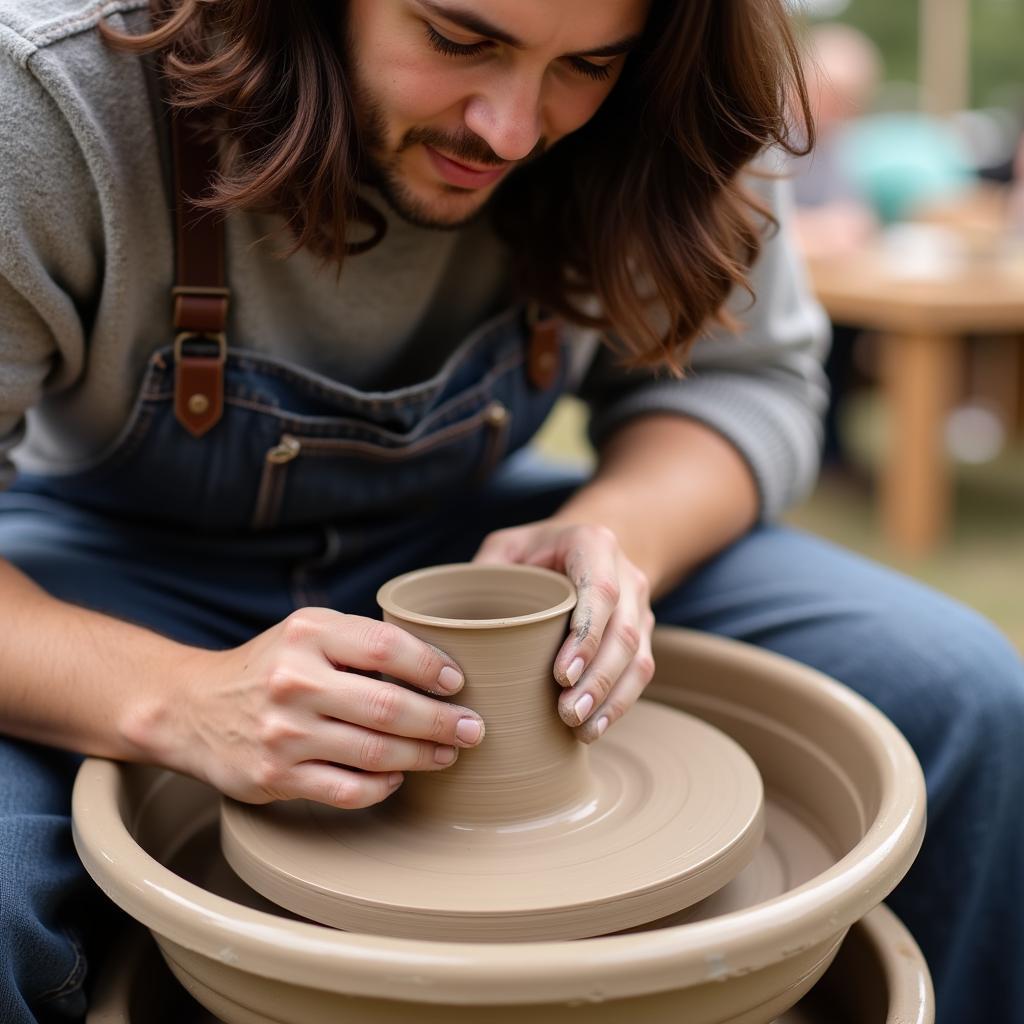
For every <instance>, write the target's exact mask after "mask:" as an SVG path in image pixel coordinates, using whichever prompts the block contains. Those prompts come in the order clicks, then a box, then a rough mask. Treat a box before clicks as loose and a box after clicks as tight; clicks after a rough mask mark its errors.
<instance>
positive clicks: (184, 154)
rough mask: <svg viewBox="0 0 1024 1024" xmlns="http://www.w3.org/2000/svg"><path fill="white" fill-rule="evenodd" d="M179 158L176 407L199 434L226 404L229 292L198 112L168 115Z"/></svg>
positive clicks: (207, 137) (213, 164)
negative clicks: (206, 198)
mask: <svg viewBox="0 0 1024 1024" xmlns="http://www.w3.org/2000/svg"><path fill="white" fill-rule="evenodd" d="M171 139H172V153H173V165H174V190H175V204H174V219H175V242H176V281H175V285H174V288H173V289H172V290H171V298H172V302H173V323H174V329H175V339H174V414H175V416H176V417H177V419H178V421H179V422H180V423H181V425H182V426H183V427H184V428H185V429H186V430H187V431H188V432H189V433H190V434H192V435H193V436H194V437H202V436H203V434H205V433H206V432H207V431H208V430H210V429H211V428H212V427H214V426H215V425H216V424H217V422H218V421H219V420H220V418H221V416H222V415H223V412H224V362H225V359H226V356H227V339H226V337H225V330H226V328H227V321H228V302H229V299H230V293H229V291H228V288H227V286H226V280H225V268H224V264H225V257H224V218H223V215H222V214H221V213H220V212H218V211H211V210H202V209H199V208H197V207H196V205H195V203H194V202H193V199H195V198H197V197H200V196H202V195H203V194H204V193H205V192H206V191H207V189H208V188H209V185H210V180H211V178H212V177H213V175H214V174H215V173H216V171H217V148H216V143H215V141H214V139H213V137H212V135H211V134H210V133H209V129H208V128H206V127H205V126H204V124H203V123H202V122H201V121H200V120H199V119H198V118H197V116H196V114H195V112H193V111H190V110H186V111H181V110H178V111H175V112H174V113H173V115H172V118H171Z"/></svg>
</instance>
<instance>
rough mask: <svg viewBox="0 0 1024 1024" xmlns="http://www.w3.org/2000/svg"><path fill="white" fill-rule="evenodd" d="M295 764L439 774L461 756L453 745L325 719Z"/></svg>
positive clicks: (368, 770)
mask: <svg viewBox="0 0 1024 1024" xmlns="http://www.w3.org/2000/svg"><path fill="white" fill-rule="evenodd" d="M295 755H296V761H330V762H333V763H335V764H340V765H344V766H347V767H349V768H358V769H359V770H360V771H363V772H374V773H378V774H379V773H382V772H396V771H397V772H404V771H418V772H425V771H437V770H439V769H441V768H447V767H448V765H450V764H452V763H453V762H454V761H455V759H456V758H457V757H458V755H459V751H458V748H457V747H455V746H454V745H451V744H444V743H430V742H428V741H426V740H413V739H407V738H406V737H404V736H391V735H388V734H387V733H382V732H375V731H374V730H372V729H364V728H362V727H361V726H358V725H351V724H350V723H348V722H338V721H334V720H325V721H324V722H322V723H321V724H320V725H319V726H318V727H317V728H316V729H314V730H313V732H312V733H311V735H310V736H308V737H307V738H306V739H305V740H304V741H303V743H302V744H301V746H300V747H299V748H298V749H296V751H295Z"/></svg>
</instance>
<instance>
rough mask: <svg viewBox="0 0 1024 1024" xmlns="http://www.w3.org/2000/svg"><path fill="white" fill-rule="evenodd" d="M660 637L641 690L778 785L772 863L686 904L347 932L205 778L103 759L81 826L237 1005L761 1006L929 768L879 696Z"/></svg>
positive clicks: (193, 986)
mask: <svg viewBox="0 0 1024 1024" xmlns="http://www.w3.org/2000/svg"><path fill="white" fill-rule="evenodd" d="M655 656H656V659H657V662H658V671H657V677H656V679H655V682H654V683H653V684H652V686H651V688H650V690H649V696H650V697H651V698H653V699H655V700H659V701H662V702H664V703H666V704H668V705H671V706H674V707H677V708H680V709H682V710H685V711H688V712H690V713H692V714H695V715H697V716H699V717H702V718H704V719H705V720H707V721H708V722H710V723H711V724H713V725H715V726H717V727H718V728H719V729H721V730H722V731H724V732H725V733H726V734H728V735H730V736H731V737H732V738H733V739H735V740H736V741H738V742H739V743H740V744H741V745H742V746H743V747H744V748H745V749H746V750H747V752H748V753H749V754H750V755H751V757H752V758H753V759H754V761H755V763H756V764H757V766H758V769H759V770H760V773H761V776H762V779H763V781H764V785H765V810H766V833H765V841H764V844H763V853H762V856H761V858H760V860H758V859H757V858H755V862H754V863H753V864H752V865H751V867H750V868H749V869H748V870H747V871H746V872H744V874H743V875H741V876H739V877H738V878H737V879H736V880H735V882H733V883H730V885H729V886H726V887H725V889H723V890H722V891H721V892H720V893H717V894H715V895H714V896H712V897H710V898H709V899H708V900H706V901H704V903H703V904H698V905H697V907H695V908H690V909H689V910H687V911H685V912H684V914H683V917H684V919H683V920H682V921H681V923H677V922H675V921H670V922H667V923H665V924H663V925H662V926H648V927H647V928H645V929H642V930H638V931H634V932H632V933H629V934H619V935H613V936H606V937H600V938H593V939H585V940H579V941H563V942H530V943H516V944H513V943H500V942H498V943H490V944H486V945H473V944H471V943H465V942H463V943H459V942H433V941H428V940H414V939H392V938H387V937H384V936H369V935H362V934H356V933H346V932H340V931H335V930H332V929H331V928H328V927H325V926H322V925H316V924H312V923H309V922H306V921H302V920H296V919H294V918H291V917H290V916H289V915H287V914H285V913H284V912H282V911H279V910H277V909H276V908H274V907H273V906H272V905H271V904H269V903H267V902H266V901H265V900H263V898H262V897H259V896H257V895H256V894H255V893H253V892H252V891H251V890H248V889H247V888H246V887H245V886H244V885H243V884H242V883H241V882H239V881H238V879H237V878H235V876H233V874H232V873H231V872H230V870H229V869H228V868H227V866H226V864H225V863H224V861H223V859H222V858H221V856H220V854H219V846H218V839H217V835H216V822H217V819H218V813H219V801H218V798H217V794H215V793H214V792H213V791H211V790H209V789H208V788H206V787H204V786H202V785H200V784H198V783H196V782H194V781H192V780H189V779H185V778H182V777H180V776H176V775H174V774H172V773H169V772H163V771H159V770H156V769H152V768H146V767H140V766H126V765H119V764H115V763H112V762H107V761H102V760H95V759H93V760H89V761H87V762H86V763H85V764H84V765H83V767H82V769H81V772H80V774H79V778H78V781H77V783H76V787H75V794H74V825H75V840H76V844H77V847H78V850H79V853H80V855H81V857H82V859H83V861H84V863H85V865H86V867H87V869H88V870H89V872H90V873H91V874H92V876H93V877H94V878H95V880H96V881H97V882H98V884H99V885H100V886H101V887H102V888H103V889H104V890H105V891H106V892H107V893H108V894H109V895H110V896H111V898H112V899H113V900H114V901H115V902H117V903H118V904H120V905H121V906H122V907H123V908H124V909H125V910H126V911H127V912H128V913H129V914H131V915H132V916H133V917H135V918H136V919H138V920H139V921H141V922H142V923H143V924H145V925H146V926H147V927H149V928H150V929H151V930H152V931H153V932H154V934H155V935H156V937H157V940H158V942H159V944H160V946H161V949H162V951H163V953H164V956H165V957H166V959H167V961H168V963H169V964H170V966H171V969H172V970H173V971H174V973H175V974H176V975H177V977H178V978H179V980H180V981H182V982H183V983H184V985H185V986H186V987H187V988H188V989H189V991H190V992H191V993H192V994H193V995H194V996H196V997H197V998H198V999H199V1000H200V1002H202V1003H203V1004H204V1005H205V1006H207V1007H208V1008H209V1009H210V1010H211V1011H212V1012H213V1013H214V1014H215V1015H216V1016H217V1017H219V1018H220V1019H221V1020H223V1021H225V1022H227V1024H282V1022H284V1024H320V1022H327V1021H330V1022H332V1024H336V1022H338V1021H358V1022H359V1024H398V1022H402V1024H405V1022H408V1021H410V1020H415V1021H417V1022H433V1021H436V1022H441V1021H444V1022H445V1024H470V1022H472V1024H480V1022H481V1021H486V1022H490V1024H511V1022H513V1021H516V1022H521V1021H522V1020H524V1019H529V1020H530V1021H531V1024H550V1022H556V1021H557V1022H560V1024H562V1022H571V1021H575V1020H579V1021H580V1022H583V1021H586V1022H587V1024H613V1022H614V1024H619V1022H621V1021H622V1020H623V1019H629V1020H631V1022H634V1024H648V1022H649V1024H663V1022H665V1021H670V1020H686V1021H688V1022H690V1024H723V1022H730V1024H768V1022H770V1021H772V1020H774V1019H775V1018H776V1017H778V1016H779V1015H780V1014H782V1013H783V1012H785V1011H786V1010H787V1009H789V1008H790V1007H791V1006H793V1005H794V1004H795V1003H797V1001H798V1000H799V999H800V998H801V997H802V996H803V995H804V994H805V993H806V992H807V991H808V990H809V989H810V988H811V987H812V986H813V984H814V983H815V982H816V981H817V979H818V978H819V977H820V975H821V974H822V973H823V972H824V971H825V969H826V968H827V967H828V965H829V963H830V962H831V960H832V958H833V957H834V955H835V952H836V950H837V949H838V946H839V944H840V942H841V940H842V938H843V936H844V935H845V933H846V931H847V929H848V928H849V927H850V926H851V925H852V924H853V923H854V922H856V921H859V920H860V919H861V918H862V917H863V916H864V915H865V914H867V913H868V912H869V911H870V910H871V909H872V908H874V907H875V906H877V905H878V904H879V903H880V902H881V901H882V900H883V899H884V898H885V896H886V894H887V893H888V892H890V891H891V889H892V888H893V887H894V886H895V885H896V883H897V882H898V881H899V880H900V878H902V876H903V874H904V873H905V872H906V870H907V868H908V867H909V866H910V863H911V862H912V860H913V858H914V856H915V854H916V852H917V849H918V847H919V845H920V842H921V838H922V834H923V829H924V783H923V778H922V776H921V772H920V768H919V766H918V764H917V761H916V760H915V758H914V756H913V753H912V752H911V750H910V748H909V746H908V744H907V743H906V741H905V740H904V739H903V737H902V736H900V734H899V733H898V732H897V731H896V729H895V728H894V727H893V726H892V725H891V724H890V723H889V722H888V721H887V720H886V719H885V718H884V717H883V716H882V715H881V714H880V713H879V712H878V711H876V710H875V709H874V708H872V707H871V706H870V705H868V704H867V703H866V702H864V701H863V700H861V699H860V698H859V697H857V696H856V695H855V694H853V693H851V692H850V691H849V690H847V689H846V688H844V687H842V686H839V685H838V684H836V683H834V682H832V681H830V680H828V679H826V678H824V677H823V676H821V675H820V674H818V673H815V672H813V671H811V670H809V669H806V668H804V667H802V666H799V665H796V664H794V663H793V662H790V661H788V660H786V659H783V658H779V657H776V656H772V655H769V654H765V653H763V652H760V651H758V650H756V649H753V648H750V647H747V646H744V645H740V644H736V643H732V642H729V641H724V640H721V639H717V638H712V637H707V636H702V635H698V634H695V633H691V632H687V631H682V630H676V629H661V630H659V631H658V634H657V637H656V646H655ZM794 837H796V838H794ZM527 1014H528V1018H527V1017H526V1015H527Z"/></svg>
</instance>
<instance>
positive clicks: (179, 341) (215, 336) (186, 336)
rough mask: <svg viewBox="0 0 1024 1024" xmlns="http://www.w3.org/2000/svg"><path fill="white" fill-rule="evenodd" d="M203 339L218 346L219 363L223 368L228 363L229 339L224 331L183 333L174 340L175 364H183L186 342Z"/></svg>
mask: <svg viewBox="0 0 1024 1024" xmlns="http://www.w3.org/2000/svg"><path fill="white" fill-rule="evenodd" d="M199 338H202V339H203V340H204V341H213V342H216V344H217V349H218V352H217V362H218V363H219V364H220V365H221V366H223V365H224V363H225V362H226V361H227V355H228V339H227V336H226V335H225V333H224V332H223V331H182V332H181V333H180V334H178V336H177V337H176V338H175V339H174V362H175V363H176V364H178V363H180V362H181V357H182V349H183V347H184V345H185V342H186V341H192V340H193V339H199Z"/></svg>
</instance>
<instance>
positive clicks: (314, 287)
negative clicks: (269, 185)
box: [0, 0, 827, 517]
mask: <svg viewBox="0 0 1024 1024" xmlns="http://www.w3.org/2000/svg"><path fill="white" fill-rule="evenodd" d="M146 8H147V0H105V2H97V0H0V486H6V485H9V484H10V482H11V480H12V479H13V476H14V473H15V471H16V469H17V468H18V467H22V468H24V469H25V471H30V472H34V473H55V472H56V473H60V472H70V471H73V470H74V469H75V468H76V467H78V466H80V465H84V464H85V463H88V462H89V461H91V460H92V459H94V458H95V457H96V455H97V454H98V453H99V452H101V451H102V450H103V448H104V447H105V446H106V445H108V444H109V443H110V442H111V440H112V439H113V438H114V437H116V435H117V434H118V431H119V430H120V428H121V427H122V425H123V424H124V422H125V420H126V418H127V415H128V412H129V409H130V405H131V402H132V400H133V398H134V396H135V392H136V390H137V388H138V385H139V381H140V379H141V376H142V373H143V370H144V368H145V364H146V361H147V358H148V356H149V355H150V354H151V353H152V352H153V351H154V350H155V349H157V348H160V347H162V346H164V345H167V344H169V343H170V342H171V340H172V334H173V332H172V328H171V322H170V299H169V295H170V288H171V287H172V285H173V274H174V253H173V240H172V221H171V215H170V203H171V200H170V198H169V195H168V192H167V182H168V163H167V152H166V150H167V142H166V140H165V139H164V138H163V137H162V133H161V129H160V127H159V124H158V121H157V118H156V110H157V103H158V99H157V96H156V91H155V83H154V81H153V77H152V75H151V74H150V73H149V72H148V71H147V69H146V65H145V63H144V62H143V61H141V60H139V59H138V58H137V57H133V56H129V55H122V54H116V53H114V52H112V51H111V50H110V49H108V48H107V47H106V46H105V45H104V43H103V42H102V40H101V38H100V36H99V34H98V32H97V30H96V27H97V24H98V22H99V20H100V18H101V17H112V22H113V24H114V25H116V26H117V27H119V28H127V29H128V30H129V31H131V32H135V33H138V32H141V31H143V30H144V29H145V28H146V27H147V26H148V24H149V22H148V14H147V10H146ZM680 187H681V188H685V184H683V183H681V184H680ZM757 187H758V188H759V189H761V190H762V192H763V193H764V194H765V196H766V198H767V199H768V200H769V202H770V204H771V205H772V207H773V208H774V210H775V212H776V214H777V216H779V217H780V218H781V219H782V220H783V224H784V223H785V219H786V216H787V204H788V193H787V190H786V185H785V183H784V182H781V181H768V182H764V181H758V184H757ZM280 226H281V225H280V222H279V220H278V219H277V218H275V217H273V216H268V215H256V214H250V213H232V214H231V215H229V217H228V218H227V260H228V263H227V267H228V279H229V283H230V285H231V288H232V308H231V312H230V318H229V324H228V339H229V343H230V344H231V345H232V346H233V347H237V348H246V349H251V350H255V351H258V352H263V353H268V354H272V355H275V356H277V357H279V358H284V359H288V360H290V361H292V362H296V363H299V364H301V365H304V366H306V367H308V368H310V369H312V370H315V371H317V372H319V373H324V374H328V375H331V376H333V377H335V378H337V379H339V380H342V381H344V382H345V383H347V384H350V385H352V386H353V387H358V388H360V389H362V390H364V391H383V390H388V389H391V388H394V387H398V386H401V385H404V384H409V383H413V382H414V381H415V380H419V379H425V378H426V377H428V376H429V375H430V374H431V373H432V372H433V371H435V370H436V369H438V368H439V367H440V366H441V364H442V363H443V361H444V359H445V357H446V356H447V355H448V354H449V353H450V352H451V351H452V349H453V348H454V347H455V345H456V344H457V343H458V341H459V340H460V339H461V338H462V337H463V336H465V335H466V334H467V333H468V332H469V331H470V330H471V329H472V328H473V327H474V326H476V325H477V324H479V323H480V322H481V321H482V320H484V319H485V318H486V317H488V316H489V315H490V314H491V313H493V312H494V311H495V304H496V303H497V302H499V301H500V297H501V295H502V294H503V292H504V291H505V289H506V287H507V282H508V259H507V253H506V251H505V250H504V248H503V246H502V244H501V243H500V242H499V240H498V239H497V238H496V237H495V236H494V234H493V233H492V232H491V230H490V229H489V227H488V226H487V224H486V220H485V219H481V220H480V221H479V222H476V223H474V224H472V225H469V226H467V227H466V228H464V229H461V230H459V231H455V232H445V231H430V230H425V229H422V228H417V227H413V226H411V225H409V224H406V223H404V222H402V221H400V220H398V219H397V218H391V219H390V221H389V230H388V232H387V235H386V237H385V240H384V241H383V243H382V244H381V245H379V246H378V247H377V248H375V249H373V250H371V251H370V252H369V253H366V254H363V255H360V256H357V257H352V258H350V259H349V260H348V261H347V262H346V264H345V267H344V270H343V273H342V275H341V279H340V281H339V280H337V279H336V275H335V272H334V270H333V269H332V268H330V267H323V266H321V265H320V263H319V261H318V260H317V259H315V258H314V257H312V256H311V255H310V254H309V253H307V252H299V253H297V254H296V255H295V256H293V257H291V258H290V259H289V260H287V261H281V260H279V259H276V258H275V256H274V250H275V247H276V246H277V245H279V241H280V236H277V237H276V238H275V234H276V232H278V230H279V229H280ZM751 281H752V285H753V288H754V290H755V293H756V296H757V298H756V301H755V302H754V303H753V304H751V303H750V302H749V299H748V297H747V295H746V294H745V293H743V294H737V296H736V297H735V298H734V300H733V301H732V302H731V303H730V306H731V308H732V309H733V311H734V312H735V313H736V314H737V315H738V317H739V318H740V319H741V320H742V321H743V323H744V325H745V329H744V330H742V331H741V332H738V333H737V334H727V333H726V332H724V331H721V330H717V331H714V332H709V334H708V335H707V336H706V337H704V338H702V339H701V340H700V341H699V342H698V344H697V346H696V348H695V351H694V356H693V360H692V369H691V371H690V373H689V375H688V376H687V378H686V379H685V380H681V381H679V380H673V379H670V378H667V377H665V376H663V375H658V374H655V373H647V372H644V373H635V372H634V373H626V372H625V371H623V370H622V369H620V368H618V367H617V366H616V365H615V362H614V360H612V359H611V358H610V357H609V355H608V352H607V350H606V349H604V348H602V346H601V345H600V343H599V341H598V338H597V335H596V334H595V333H594V332H591V331H586V330H582V329H578V330H577V329H573V332H574V338H573V348H572V351H573V357H572V358H573V371H572V374H571V386H572V388H573V389H574V390H576V391H577V392H578V393H580V395H581V396H582V397H583V398H584V399H585V400H586V401H587V402H588V403H589V405H590V409H591V435H592V437H593V438H594V439H595V440H596V441H598V442H600V440H601V439H602V438H604V437H605V436H607V435H608V434H609V433H610V432H611V431H613V430H615V429H616V428H617V427H618V426H619V425H621V424H622V423H624V422H625V421H626V420H628V419H630V418H632V417H635V416H637V415H641V414H644V413H649V412H671V413H677V414H679V415H682V416H687V417H691V418H693V419H696V420H699V421H701V422H703V423H705V424H706V425H708V426H709V427H711V428H712V429H714V430H716V431H718V432H719V433H721V434H722V435H723V436H724V437H726V438H727V439H728V440H729V441H731V442H732V444H734V445H735V447H736V448H737V449H738V450H739V451H740V453H741V454H742V455H743V457H744V458H745V459H746V461H747V462H748V464H749V465H750V467H751V469H752V471H753V473H754V476H755V478H756V480H757V484H758V488H759V491H760V496H761V505H762V509H761V511H762V515H763V516H765V517H771V516H774V515H777V514H778V513H779V512H780V511H781V510H782V509H783V508H784V507H785V506H787V505H788V504H790V503H791V502H793V501H794V500H796V499H797V498H799V497H801V496H802V495H803V494H804V493H806V491H807V490H808V489H809V488H810V486H811V485H812V484H813V481H814V478H815V472H816V467H817V458H818V445H819V419H820V414H821V410H822V407H823V404H824V402H825V398H826V390H825V385H824V380H823V375H822V372H821V357H822V353H823V351H824V348H825V338H826V336H827V324H826V321H825V319H824V316H823V314H822V312H821V310H820V308H819V307H818V306H817V305H816V304H815V302H814V301H813V300H812V299H811V297H810V295H809V293H808V291H807V287H806V283H805V280H804V277H803V273H802V269H801V267H800V263H799V261H798V259H797V258H796V255H795V253H794V250H793V247H792V243H791V240H790V238H789V236H788V234H787V233H786V231H785V230H782V231H780V232H778V233H776V234H773V235H772V236H771V237H769V238H768V239H767V241H766V244H765V249H764V252H763V255H762V257H761V259H760V260H759V261H758V263H757V265H756V267H755V268H754V271H753V273H752V278H751Z"/></svg>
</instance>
